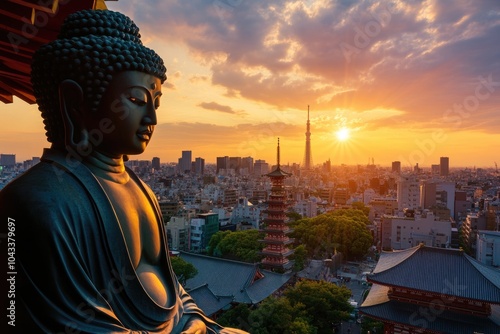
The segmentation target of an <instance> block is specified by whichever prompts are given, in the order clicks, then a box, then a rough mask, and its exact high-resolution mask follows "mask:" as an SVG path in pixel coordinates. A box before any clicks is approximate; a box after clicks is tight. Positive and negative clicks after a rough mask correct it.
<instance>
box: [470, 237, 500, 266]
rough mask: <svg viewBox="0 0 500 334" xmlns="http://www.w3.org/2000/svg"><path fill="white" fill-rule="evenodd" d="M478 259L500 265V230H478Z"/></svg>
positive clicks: (488, 264)
mask: <svg viewBox="0 0 500 334" xmlns="http://www.w3.org/2000/svg"><path fill="white" fill-rule="evenodd" d="M476 260H478V261H479V262H481V263H483V264H485V265H487V266H495V267H499V266H500V232H499V231H478V232H477V237H476Z"/></svg>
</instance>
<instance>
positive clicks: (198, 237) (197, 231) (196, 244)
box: [189, 218, 205, 252]
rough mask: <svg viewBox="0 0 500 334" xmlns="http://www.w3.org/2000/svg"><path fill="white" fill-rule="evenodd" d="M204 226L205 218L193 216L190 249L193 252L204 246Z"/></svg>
mask: <svg viewBox="0 0 500 334" xmlns="http://www.w3.org/2000/svg"><path fill="white" fill-rule="evenodd" d="M203 226H205V219H203V218H192V219H191V224H190V228H191V230H190V244H189V249H190V250H191V251H193V252H199V251H201V249H202V247H203V245H202V244H203Z"/></svg>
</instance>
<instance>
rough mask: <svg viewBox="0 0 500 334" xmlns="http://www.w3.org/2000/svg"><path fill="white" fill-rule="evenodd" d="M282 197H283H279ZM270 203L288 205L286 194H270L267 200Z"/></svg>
mask: <svg viewBox="0 0 500 334" xmlns="http://www.w3.org/2000/svg"><path fill="white" fill-rule="evenodd" d="M278 198H281V199H278ZM267 204H268V205H286V203H285V195H283V196H281V195H280V196H276V195H270V196H269V200H268V201H267Z"/></svg>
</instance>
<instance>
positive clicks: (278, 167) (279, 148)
mask: <svg viewBox="0 0 500 334" xmlns="http://www.w3.org/2000/svg"><path fill="white" fill-rule="evenodd" d="M277 161H278V168H280V138H279V137H278V159H277Z"/></svg>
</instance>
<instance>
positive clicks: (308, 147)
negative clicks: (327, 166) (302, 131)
mask: <svg viewBox="0 0 500 334" xmlns="http://www.w3.org/2000/svg"><path fill="white" fill-rule="evenodd" d="M312 165H313V162H312V155H311V123H310V122H309V106H307V123H306V152H305V154H304V169H305V170H310V169H311V167H312Z"/></svg>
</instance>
